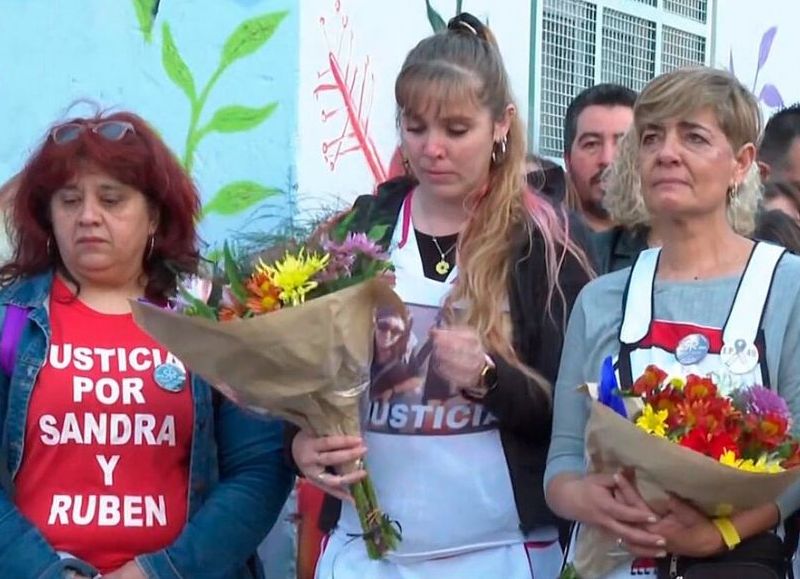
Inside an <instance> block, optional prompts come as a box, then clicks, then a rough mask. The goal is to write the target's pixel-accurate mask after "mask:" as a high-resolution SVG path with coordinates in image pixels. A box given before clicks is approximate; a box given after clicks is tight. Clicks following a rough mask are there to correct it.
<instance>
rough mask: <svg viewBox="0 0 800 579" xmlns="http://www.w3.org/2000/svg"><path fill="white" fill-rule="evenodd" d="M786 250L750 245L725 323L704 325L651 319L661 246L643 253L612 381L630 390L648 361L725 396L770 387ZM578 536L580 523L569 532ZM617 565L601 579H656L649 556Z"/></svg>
mask: <svg viewBox="0 0 800 579" xmlns="http://www.w3.org/2000/svg"><path fill="white" fill-rule="evenodd" d="M784 252H785V249H784V248H782V247H778V246H775V245H770V244H766V243H758V244H756V246H755V247H754V248H753V253H752V255H751V256H750V260H749V262H748V264H747V267H746V268H745V271H744V273H743V274H742V279H741V281H740V282H739V288H738V289H737V291H736V297H735V298H734V300H733V304H732V306H731V311H730V313H729V314H728V319H727V321H726V323H725V327H724V328H709V327H705V326H698V325H696V324H693V323H692V322H691V320H687V321H685V322H672V321H665V320H654V319H652V318H653V286H654V283H655V277H656V270H657V268H658V259H659V256H660V253H661V250H660V249H648V250H646V251H643V252H642V253H641V254H640V255H639V257H638V259H637V260H636V263H635V264H634V266H633V268H632V269H631V274H630V277H629V279H628V288H627V292H626V296H625V301H624V304H623V317H622V326H621V329H620V351H619V354H618V356H617V359H616V360H615V364H614V366H615V368H616V371H617V380H618V384H619V385H620V386H621V387H623V388H626V387H628V388H629V387H630V386H631V385H632V384H633V381H634V380H635V379H636V378H638V377H639V376H641V375H642V374H643V373H644V370H645V368H646V367H647V366H648V365H649V364H655V365H657V366H658V367H659V368H661V369H662V370H664V371H665V372H667V373H668V374H673V375H687V374H696V375H698V376H713V377H714V379H715V382H716V383H717V385H718V386H719V388H720V391H721V392H722V393H725V394H727V393H728V392H730V391H731V390H732V389H735V388H737V387H742V386H752V385H762V386H766V387H770V380H769V372H768V371H767V364H766V355H765V344H764V334H763V331H762V330H761V320H762V318H763V315H764V309H765V308H766V304H767V298H768V297H769V290H770V287H771V281H772V279H773V276H774V273H775V268H776V267H777V265H778V262H779V261H780V259H781V257H782V256H783V254H784ZM578 534H580V525H578V526H577V531H576V533H574V534H573V535H574V536H576V535H578ZM574 536H573V539H574V538H575V537H574ZM572 554H574V543H573V545H570V549H569V551H568V554H567V559H568V560H569V559H571V555H572ZM623 554H624V552H622V553H620V555H623ZM623 561H624V563H623ZM620 562H621V565H620V566H619V567H618V568H617V569H615V570H614V571H612V572H611V573H609V574H608V575H606V576H605V578H604V579H629V578H634V577H635V578H642V577H655V576H656V562H655V560H654V559H636V560H631V559H630V558H627V557H624V556H621V557H620ZM598 579H599V578H598Z"/></svg>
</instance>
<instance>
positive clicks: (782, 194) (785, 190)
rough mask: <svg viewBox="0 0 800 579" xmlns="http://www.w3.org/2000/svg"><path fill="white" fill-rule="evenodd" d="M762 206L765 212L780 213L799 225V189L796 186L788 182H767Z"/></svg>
mask: <svg viewBox="0 0 800 579" xmlns="http://www.w3.org/2000/svg"><path fill="white" fill-rule="evenodd" d="M762 205H763V207H764V209H765V210H767V211H772V210H777V211H782V212H783V213H785V214H786V215H788V216H789V217H790V218H792V219H793V220H794V221H795V222H797V223H800V188H798V186H797V185H793V184H792V183H790V182H788V181H773V180H770V181H767V182H766V183H764V201H763V204H762Z"/></svg>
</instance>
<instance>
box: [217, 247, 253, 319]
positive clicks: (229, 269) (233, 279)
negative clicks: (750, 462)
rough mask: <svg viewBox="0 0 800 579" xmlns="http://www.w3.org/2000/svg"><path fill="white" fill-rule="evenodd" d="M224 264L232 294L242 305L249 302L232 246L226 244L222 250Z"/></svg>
mask: <svg viewBox="0 0 800 579" xmlns="http://www.w3.org/2000/svg"><path fill="white" fill-rule="evenodd" d="M222 255H223V262H224V266H225V275H226V276H227V278H228V283H229V284H230V286H231V293H233V297H235V298H236V299H237V300H238V301H239V302H240V303H242V304H244V303H245V302H247V290H246V289H245V287H244V282H243V281H242V274H241V272H240V271H239V265H238V264H237V263H236V259H234V257H233V252H232V251H231V247H230V245H228V244H227V243H225V245H224V247H223V248H222Z"/></svg>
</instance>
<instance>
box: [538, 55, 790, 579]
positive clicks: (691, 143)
mask: <svg viewBox="0 0 800 579" xmlns="http://www.w3.org/2000/svg"><path fill="white" fill-rule="evenodd" d="M760 129H761V119H760V113H759V109H758V105H757V104H756V101H755V99H754V98H753V96H752V95H751V94H750V92H748V90H747V89H746V88H744V87H743V86H742V85H741V84H740V83H739V82H738V81H737V80H736V79H735V78H734V77H733V76H731V75H729V74H728V73H727V72H723V71H719V70H713V69H709V68H695V69H685V70H678V71H675V72H671V73H668V74H665V75H662V76H660V77H658V78H656V79H655V80H653V81H651V82H650V83H649V84H648V85H647V86H646V87H645V89H644V90H643V91H642V93H641V95H640V96H639V99H638V100H637V102H636V105H635V107H634V126H633V128H632V129H631V133H630V134H629V135H628V136H627V137H626V138H627V139H630V140H631V141H629V144H631V145H632V146H630V147H623V150H624V151H627V154H625V153H623V155H622V156H621V157H620V159H619V160H618V161H617V163H616V166H615V167H614V171H613V172H612V179H611V180H612V181H615V183H613V185H612V187H623V188H624V187H629V188H630V190H632V191H639V190H640V191H641V194H640V195H632V196H630V198H629V201H630V206H629V208H628V209H629V212H631V213H636V214H638V215H640V217H641V222H642V223H650V224H652V226H653V227H654V228H655V229H657V230H658V233H659V238H660V240H661V242H662V243H663V247H662V248H661V249H648V250H645V251H644V252H642V253H641V254H640V256H639V257H638V259H637V261H636V262H635V264H634V266H633V267H632V268H628V269H625V270H621V271H619V272H615V273H613V274H609V275H606V276H603V277H601V278H599V279H597V280H595V281H594V282H592V283H591V284H589V285H588V286H587V287H586V288H585V289H584V290H583V291H582V292H581V295H580V296H579V298H578V301H577V302H576V304H575V309H574V311H573V313H572V316H571V319H570V323H569V328H568V331H567V336H566V340H565V346H564V355H563V357H562V360H561V369H560V372H559V376H558V383H557V385H556V392H555V416H554V426H553V441H552V445H551V447H550V454H549V457H548V464H547V472H546V476H545V484H546V494H547V501H548V504H549V505H550V506H551V507H552V508H553V510H554V511H555V512H556V513H558V514H559V515H561V516H562V517H565V518H568V519H573V520H576V521H579V522H580V524H581V525H589V526H596V527H599V528H601V529H603V530H604V531H606V532H607V533H610V534H613V536H616V537H618V541H617V542H618V545H619V547H620V551H621V552H620V553H619V555H620V558H619V561H620V564H619V566H618V568H617V569H616V570H615V571H613V572H612V573H611V574H610V575H608V577H614V578H617V577H636V576H639V575H641V574H647V573H649V574H655V572H656V569H654V567H658V572H659V575H658V576H659V577H661V576H663V577H667V576H676V575H677V574H678V573H680V574H682V573H684V572H685V570H687V569H690V568H691V566H692V565H696V564H697V563H698V560H699V562H706V563H707V562H711V561H717V562H718V561H720V560H725V561H731V560H737V559H738V560H740V561H742V560H744V561H745V562H748V563H755V562H759V563H760V564H762V565H763V566H765V567H769V568H776V569H778V570H779V572H783V570H784V567H785V566H786V563H785V558H784V552H783V546H782V545H781V542H780V540H778V539H777V537H776V536H774V535H772V534H771V530H772V529H773V528H775V527H776V526H778V525H779V524H780V523H781V522H782V521H783V520H784V519H786V518H787V517H788V516H789V515H790V514H791V513H793V512H794V511H795V510H797V508H798V507H799V506H800V492H799V491H800V489H798V488H792V489H790V491H788V492H786V493H785V494H784V495H783V496H781V497H780V499H779V500H778V501H777V502H776V503H773V502H769V503H765V504H763V505H761V506H759V507H757V508H754V509H751V510H746V511H742V512H737V513H735V514H733V515H732V516H731V517H730V518H729V519H728V518H722V519H711V518H709V517H707V516H706V515H705V514H703V513H701V512H699V511H697V510H696V509H695V508H693V506H692V505H690V504H688V503H686V502H685V501H682V500H681V499H680V498H678V497H675V498H673V499H672V500H671V501H670V505H669V510H668V511H667V512H660V513H655V512H654V511H653V510H651V509H650V507H649V506H648V505H647V504H645V503H644V501H642V499H641V498H640V497H639V495H638V493H637V491H636V490H635V486H634V485H633V484H631V481H630V480H628V478H626V476H623V475H622V474H617V475H616V476H610V475H598V474H586V473H585V471H584V430H585V426H586V422H587V418H588V404H587V400H586V397H585V396H584V395H583V394H582V393H580V392H578V391H577V389H576V388H577V387H578V386H579V385H580V384H583V383H585V382H596V381H597V380H598V379H599V377H600V373H601V366H602V365H603V360H604V359H605V358H606V357H607V356H613V357H614V362H615V371H616V374H617V376H618V380H619V384H620V386H621V387H628V386H629V385H630V383H631V381H632V380H634V379H636V378H637V377H638V376H640V375H642V374H643V372H644V370H645V368H646V367H647V365H649V364H655V365H657V366H659V367H660V368H662V369H663V370H664V371H666V372H668V373H670V374H677V375H680V374H687V373H693V374H697V375H701V376H707V375H711V376H712V377H713V378H714V380H715V381H716V382H717V383H718V384H719V385H720V387H721V388H722V389H723V390H724V391H725V392H729V391H730V390H731V389H733V388H735V387H740V386H742V387H744V386H750V385H763V386H767V387H770V388H772V389H775V390H777V392H778V393H779V394H780V395H781V396H782V397H783V398H784V399H785V400H786V402H787V403H788V407H789V409H790V410H791V412H792V414H793V415H794V417H795V423H797V418H798V417H800V357H798V356H797V352H798V348H800V285H798V283H797V280H798V279H800V259H798V258H797V257H796V256H792V255H788V254H787V253H786V252H785V250H784V249H783V248H781V247H778V246H773V245H768V244H762V243H755V242H753V241H751V240H750V239H748V238H747V237H745V236H744V235H742V234H741V232H752V229H753V225H754V213H755V209H756V206H757V204H758V200H759V196H760V193H759V191H760V189H759V183H758V174H757V168H756V165H755V163H754V160H755V155H756V149H755V143H756V142H757V140H758V137H759V134H760ZM737 232H738V233H737ZM630 467H631V469H632V470H635V467H636V465H630ZM687 476H691V473H687ZM578 534H580V530H579V531H578ZM578 536H580V535H578ZM690 558H691V561H690ZM654 561H657V562H656V563H654ZM768 570H769V569H768ZM711 572H712V571H710V570H708V569H707V570H706V571H705V573H711ZM670 573H672V575H670ZM687 576H688V575H687ZM698 576H702V577H712V576H715V575H710V574H704V575H698ZM719 576H722V575H719ZM727 576H730V577H734V576H735V577H737V578H742V579H743V578H745V577H755V575H746V574H745V571H744V570H742V568H737V571H736V572H733V571H729V574H728V575H727ZM758 576H759V577H767V576H777V575H758ZM584 579H589V578H584Z"/></svg>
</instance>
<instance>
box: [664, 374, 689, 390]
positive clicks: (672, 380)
mask: <svg viewBox="0 0 800 579" xmlns="http://www.w3.org/2000/svg"><path fill="white" fill-rule="evenodd" d="M667 384H669V385H670V386H672V387H673V388H674V389H675V390H683V387H684V386H686V380H684V379H683V378H681V377H680V376H671V377H669V378H667Z"/></svg>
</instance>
